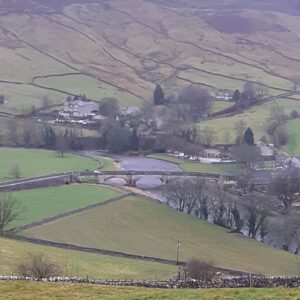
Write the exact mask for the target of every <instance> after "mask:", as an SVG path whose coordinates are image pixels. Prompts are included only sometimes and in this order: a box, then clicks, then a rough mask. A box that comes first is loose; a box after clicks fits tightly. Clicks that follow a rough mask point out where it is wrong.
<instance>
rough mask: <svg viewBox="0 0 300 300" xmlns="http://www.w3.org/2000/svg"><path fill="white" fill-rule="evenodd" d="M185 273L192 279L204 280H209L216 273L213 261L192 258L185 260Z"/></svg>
mask: <svg viewBox="0 0 300 300" xmlns="http://www.w3.org/2000/svg"><path fill="white" fill-rule="evenodd" d="M186 267H187V273H188V275H189V276H190V277H191V278H192V279H197V280H201V281H204V282H209V281H211V280H212V279H213V278H214V276H215V275H216V270H215V266H214V263H213V262H212V261H201V260H199V259H197V258H192V259H190V260H189V261H188V262H187V265H186Z"/></svg>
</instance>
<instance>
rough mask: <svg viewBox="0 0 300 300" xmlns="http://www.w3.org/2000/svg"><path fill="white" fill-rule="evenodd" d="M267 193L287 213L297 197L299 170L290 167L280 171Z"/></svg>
mask: <svg viewBox="0 0 300 300" xmlns="http://www.w3.org/2000/svg"><path fill="white" fill-rule="evenodd" d="M269 192H270V194H272V195H274V196H276V197H277V199H278V200H279V201H280V202H281V204H282V205H283V207H284V210H285V212H287V211H288V209H289V208H290V207H291V206H292V204H293V203H294V202H295V201H296V200H297V199H298V197H299V193H300V170H299V169H298V168H295V167H291V168H288V169H286V170H283V171H281V172H280V173H279V174H278V175H276V176H275V177H274V178H273V179H272V181H271V182H270V185H269Z"/></svg>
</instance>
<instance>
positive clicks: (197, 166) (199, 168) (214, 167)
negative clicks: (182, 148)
mask: <svg viewBox="0 0 300 300" xmlns="http://www.w3.org/2000/svg"><path fill="white" fill-rule="evenodd" d="M147 157H149V158H154V159H161V160H165V161H169V162H172V163H175V164H177V165H178V166H179V167H180V168H181V169H182V170H183V171H185V172H204V173H215V174H222V173H227V172H233V171H237V170H239V169H241V168H242V167H243V166H242V165H241V164H226V163H218V164H204V163H199V162H192V161H188V160H186V159H181V158H177V157H173V156H170V155H167V154H159V153H156V154H152V155H149V156H147Z"/></svg>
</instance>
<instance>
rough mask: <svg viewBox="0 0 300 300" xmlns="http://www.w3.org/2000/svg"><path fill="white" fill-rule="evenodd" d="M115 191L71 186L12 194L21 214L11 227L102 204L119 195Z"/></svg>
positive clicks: (99, 187) (119, 193) (90, 186)
mask: <svg viewBox="0 0 300 300" xmlns="http://www.w3.org/2000/svg"><path fill="white" fill-rule="evenodd" d="M121 194H122V192H120V191H118V190H117V189H113V188H109V187H105V186H92V185H72V186H62V187H51V188H42V189H35V190H29V191H20V192H15V193H13V198H14V199H16V200H18V201H19V203H20V205H21V207H22V213H21V215H20V218H19V220H17V221H16V222H14V223H13V224H12V226H20V225H24V224H28V223H31V222H35V221H38V220H40V219H43V218H47V217H50V216H55V215H57V214H60V213H63V212H67V211H70V210H74V209H77V208H81V207H85V206H88V205H91V204H94V203H98V202H102V201H105V200H108V199H111V198H113V197H117V196H119V195H121Z"/></svg>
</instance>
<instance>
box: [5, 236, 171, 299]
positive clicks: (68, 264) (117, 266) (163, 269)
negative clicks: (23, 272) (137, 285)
mask: <svg viewBox="0 0 300 300" xmlns="http://www.w3.org/2000/svg"><path fill="white" fill-rule="evenodd" d="M29 253H33V254H34V253H44V254H45V255H46V256H47V257H49V258H50V259H51V260H53V261H54V262H55V263H57V264H59V265H60V267H61V269H62V273H63V276H69V277H73V276H76V277H77V276H78V277H83V278H86V277H87V276H89V278H90V279H91V278H95V279H99V278H100V279H114V280H118V279H163V280H167V279H169V278H170V277H171V276H172V275H173V274H176V270H177V268H176V267H175V266H170V265H163V264H158V263H152V262H145V261H139V260H132V259H124V258H117V257H112V256H105V255H98V254H91V253H85V252H80V251H72V250H65V249H57V248H52V247H47V246H41V245H35V244H32V243H27V242H21V241H17V240H13V239H7V238H0V257H1V264H0V274H1V275H12V274H16V264H18V263H20V262H23V261H24V259H25V258H26V257H27V255H28V254H29ZM0 285H1V282H0ZM2 287H3V286H2ZM0 289H1V288H0ZM3 293H4V291H3V290H1V291H0V295H3ZM0 298H1V296H0ZM36 298H37V299H39V297H37V296H36ZM14 299H17V298H16V297H15V298H14ZM31 299H32V298H31ZM69 299H70V298H69Z"/></svg>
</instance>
